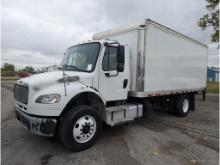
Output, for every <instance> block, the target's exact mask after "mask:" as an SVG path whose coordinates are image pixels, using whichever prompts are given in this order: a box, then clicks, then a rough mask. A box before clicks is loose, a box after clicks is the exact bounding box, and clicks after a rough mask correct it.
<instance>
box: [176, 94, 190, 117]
mask: <svg viewBox="0 0 220 165" xmlns="http://www.w3.org/2000/svg"><path fill="white" fill-rule="evenodd" d="M190 107H191V101H190V97H189V96H188V95H186V94H183V95H180V96H178V97H177V99H176V105H175V114H176V115H177V116H179V117H185V116H187V115H188V113H189V110H190Z"/></svg>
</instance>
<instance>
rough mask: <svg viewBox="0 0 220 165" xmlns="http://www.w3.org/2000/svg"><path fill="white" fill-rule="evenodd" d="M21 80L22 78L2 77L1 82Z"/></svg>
mask: <svg viewBox="0 0 220 165" xmlns="http://www.w3.org/2000/svg"><path fill="white" fill-rule="evenodd" d="M18 79H20V77H1V81H16V80H18Z"/></svg>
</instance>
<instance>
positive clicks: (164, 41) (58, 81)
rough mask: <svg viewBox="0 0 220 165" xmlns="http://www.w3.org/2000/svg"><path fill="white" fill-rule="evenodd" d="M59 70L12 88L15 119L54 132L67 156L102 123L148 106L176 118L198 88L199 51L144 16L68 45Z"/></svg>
mask: <svg viewBox="0 0 220 165" xmlns="http://www.w3.org/2000/svg"><path fill="white" fill-rule="evenodd" d="M61 66H62V67H61V68H60V70H57V71H53V72H47V73H40V74H36V75H32V76H30V77H27V78H23V79H20V80H18V81H17V82H16V84H15V89H14V93H15V107H16V108H15V109H16V110H15V111H16V115H17V119H18V120H19V121H20V123H21V124H22V125H24V126H25V127H26V128H28V129H29V130H30V132H32V133H34V134H37V135H42V136H48V137H52V136H54V135H55V133H56V132H57V133H58V135H59V137H60V139H61V141H62V143H63V144H64V146H65V147H66V148H68V149H70V150H73V151H79V150H83V149H86V148H88V147H90V146H91V145H92V144H94V143H95V141H96V140H97V138H98V136H99V135H100V132H101V129H102V123H103V122H104V123H106V124H107V125H111V126H114V125H117V124H121V123H124V122H128V121H132V120H134V119H136V118H140V117H142V116H143V114H144V113H146V112H147V111H149V110H150V109H152V108H154V106H161V105H163V107H164V106H165V107H168V109H169V110H171V111H173V112H174V113H175V114H176V115H177V116H180V117H184V116H186V115H187V114H188V113H189V111H190V110H194V109H195V101H194V97H195V94H197V93H198V92H200V91H204V90H205V88H206V73H207V46H206V45H204V44H202V43H200V42H198V41H196V40H194V39H192V38H189V37H187V36H185V35H183V34H180V33H178V32H176V31H174V30H171V29H169V28H167V27H165V26H163V25H160V24H158V23H156V22H154V21H152V20H149V19H146V20H143V21H140V22H136V23H133V24H130V25H127V26H124V27H120V28H116V29H112V30H109V31H105V32H101V33H97V34H95V35H94V36H93V40H92V41H88V42H83V43H80V44H77V45H74V46H72V47H69V48H68V49H67V50H66V52H65V54H64V57H63V60H62V62H61Z"/></svg>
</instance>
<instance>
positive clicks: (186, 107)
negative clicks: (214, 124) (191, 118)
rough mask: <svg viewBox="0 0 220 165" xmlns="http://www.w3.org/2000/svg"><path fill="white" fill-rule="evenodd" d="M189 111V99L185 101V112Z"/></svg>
mask: <svg viewBox="0 0 220 165" xmlns="http://www.w3.org/2000/svg"><path fill="white" fill-rule="evenodd" d="M188 109H189V100H188V99H184V100H183V112H184V113H186V112H187V111H188Z"/></svg>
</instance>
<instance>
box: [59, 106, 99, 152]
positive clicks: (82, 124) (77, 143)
mask: <svg viewBox="0 0 220 165" xmlns="http://www.w3.org/2000/svg"><path fill="white" fill-rule="evenodd" d="M101 130H102V121H101V119H100V117H99V115H98V113H97V111H96V110H95V109H94V108H92V107H91V106H87V105H80V106H77V107H74V108H72V109H70V111H68V112H67V113H66V114H65V115H64V118H63V119H62V122H61V124H60V127H59V137H60V140H61V142H62V143H63V144H64V146H65V147H66V148H67V149H69V150H71V151H81V150H85V149H87V148H89V147H90V146H92V145H93V144H94V143H95V142H96V140H97V139H98V137H99V135H100V133H101Z"/></svg>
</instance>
